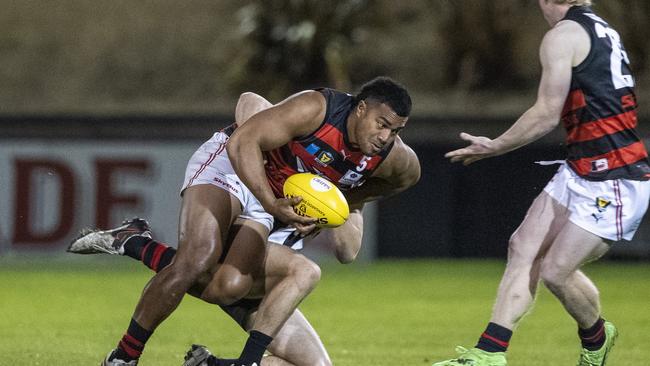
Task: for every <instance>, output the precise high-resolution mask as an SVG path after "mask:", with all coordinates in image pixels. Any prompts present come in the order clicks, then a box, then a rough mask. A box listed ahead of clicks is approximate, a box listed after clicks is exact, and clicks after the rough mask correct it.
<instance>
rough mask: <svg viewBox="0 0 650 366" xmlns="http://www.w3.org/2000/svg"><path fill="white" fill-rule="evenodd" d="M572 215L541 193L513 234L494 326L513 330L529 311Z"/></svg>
mask: <svg viewBox="0 0 650 366" xmlns="http://www.w3.org/2000/svg"><path fill="white" fill-rule="evenodd" d="M568 215H569V212H568V210H567V209H566V207H564V206H562V205H560V204H559V203H557V201H555V200H554V199H553V198H552V197H551V196H550V195H548V194H547V193H546V192H542V193H540V195H539V196H538V197H537V198H536V199H535V201H534V202H533V204H532V205H531V207H530V209H529V210H528V212H527V214H526V217H525V218H524V221H523V222H522V223H521V225H520V226H519V228H517V230H516V231H515V232H514V234H512V237H511V238H510V243H509V247H508V263H507V265H506V269H505V272H504V274H503V277H502V279H501V283H500V284H499V289H498V291H497V298H496V301H495V304H494V308H493V310H492V318H491V320H490V321H491V322H493V323H496V324H499V325H501V326H503V327H505V328H508V329H510V330H513V329H514V328H515V327H516V326H517V324H518V322H519V321H520V320H521V318H522V317H523V316H524V315H525V314H526V313H527V312H528V311H529V310H530V308H531V306H532V304H533V302H534V300H535V295H536V293H537V285H538V283H539V280H540V270H541V261H542V258H543V257H544V255H545V253H546V251H547V250H548V248H549V247H550V245H551V243H552V242H553V240H554V239H555V237H556V236H557V235H558V233H559V232H560V230H561V229H562V226H563V225H564V224H565V223H566V222H567V220H568Z"/></svg>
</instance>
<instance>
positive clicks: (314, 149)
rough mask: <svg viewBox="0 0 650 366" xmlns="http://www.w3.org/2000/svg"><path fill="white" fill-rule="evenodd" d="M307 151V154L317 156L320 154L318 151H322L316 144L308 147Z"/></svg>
mask: <svg viewBox="0 0 650 366" xmlns="http://www.w3.org/2000/svg"><path fill="white" fill-rule="evenodd" d="M305 150H307V152H308V153H310V154H311V155H316V153H317V152H318V150H320V148H319V147H318V145H316V144H311V145H309V146H307V148H305Z"/></svg>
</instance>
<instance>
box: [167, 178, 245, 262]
mask: <svg viewBox="0 0 650 366" xmlns="http://www.w3.org/2000/svg"><path fill="white" fill-rule="evenodd" d="M240 212H241V204H240V203H239V200H237V198H235V197H234V196H232V195H231V194H230V193H228V192H227V191H225V190H223V189H221V188H219V187H216V186H213V185H209V184H200V185H195V186H191V187H189V188H187V189H185V190H184V191H183V199H182V205H181V212H180V218H179V233H178V235H179V243H178V252H177V253H176V255H175V257H174V264H175V265H190V266H196V267H211V266H214V265H216V263H217V261H218V260H219V258H220V256H221V255H222V253H223V251H224V243H225V241H226V238H227V236H228V232H229V229H230V225H231V222H232V221H233V218H234V217H236V216H237V215H238V214H239V213H240Z"/></svg>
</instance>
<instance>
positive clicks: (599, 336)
mask: <svg viewBox="0 0 650 366" xmlns="http://www.w3.org/2000/svg"><path fill="white" fill-rule="evenodd" d="M578 335H579V336H580V341H581V342H582V348H586V349H588V350H590V351H596V350H599V349H600V348H601V347H602V346H603V344H605V320H604V319H603V318H598V320H597V321H596V324H594V325H592V326H591V327H589V328H588V329H581V328H578Z"/></svg>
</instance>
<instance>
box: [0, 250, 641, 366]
mask: <svg viewBox="0 0 650 366" xmlns="http://www.w3.org/2000/svg"><path fill="white" fill-rule="evenodd" d="M502 270H503V263H502V262H500V261H450V260H435V261H399V262H398V261H395V262H380V263H377V264H373V265H351V266H342V265H327V266H325V267H324V268H323V279H322V282H321V284H320V285H319V287H318V288H317V289H316V290H315V291H314V293H313V294H312V295H311V296H310V297H309V298H308V299H307V300H306V301H305V302H304V303H303V305H302V306H301V309H302V310H303V312H304V313H305V314H306V315H307V317H308V318H309V319H310V321H311V322H312V324H313V325H314V327H315V328H316V329H317V330H318V332H319V333H320V335H321V337H322V339H323V341H324V343H325V345H326V347H327V349H328V350H329V353H330V355H331V357H332V360H333V362H334V364H336V365H339V366H345V365H429V364H430V363H431V362H432V361H438V360H442V359H446V358H450V357H451V356H453V354H454V346H456V345H465V346H473V345H474V343H475V341H476V339H477V337H478V335H479V333H480V332H482V331H483V328H484V327H485V324H486V321H487V320H488V319H489V315H490V309H491V306H492V300H493V297H494V294H495V291H496V287H497V284H498V281H499V277H500V275H501V272H502ZM587 272H588V274H589V275H590V276H591V277H592V278H593V279H594V280H595V282H596V283H597V285H598V286H599V288H600V289H601V292H602V301H603V306H604V309H605V312H604V313H605V316H606V317H607V318H609V319H611V320H613V321H614V322H615V323H616V324H617V326H618V327H619V329H620V331H621V336H620V338H619V341H618V344H617V346H616V348H615V351H614V352H613V354H612V356H611V358H610V362H609V365H648V364H650V347H648V346H647V336H648V331H649V330H650V312H648V309H649V305H648V304H650V276H649V275H650V265H648V264H622V263H611V262H610V263H602V264H595V265H592V266H590V267H588V268H587ZM150 275H151V274H150V272H148V271H147V270H145V269H144V267H141V266H140V265H138V264H137V263H136V262H130V261H126V260H124V259H122V258H106V257H103V258H101V260H100V259H98V258H95V257H93V258H91V257H83V259H82V260H76V261H60V260H57V261H54V262H49V263H48V262H46V261H43V260H38V261H35V262H25V261H15V260H14V261H11V260H0V293H1V294H2V295H0V354H1V355H2V358H1V360H0V364H2V365H48V366H54V365H66V366H74V365H92V364H98V363H99V360H100V359H101V358H102V357H103V356H104V354H105V353H106V352H108V350H110V349H111V348H113V347H114V346H115V344H116V343H117V341H118V340H119V338H120V337H121V336H122V333H123V332H124V330H125V329H126V326H127V325H128V322H129V319H130V316H131V313H132V311H133V308H134V306H135V304H136V302H137V299H138V296H139V294H140V292H141V290H142V287H143V286H144V284H145V283H146V282H147V280H148V278H149V277H150ZM575 333H576V328H575V325H574V322H573V321H572V320H571V319H570V318H569V316H568V315H566V313H564V311H563V310H562V308H561V306H560V304H559V303H558V302H557V300H555V299H554V298H553V297H552V296H551V295H550V294H549V293H548V292H547V291H545V290H542V291H541V292H540V294H539V298H538V303H537V305H536V307H535V309H534V311H533V313H532V314H531V315H529V316H528V318H526V319H525V321H524V322H523V324H522V326H521V327H520V329H519V330H518V331H517V332H516V333H515V336H514V337H513V339H512V341H511V350H510V352H509V361H510V364H511V365H522V366H523V365H525V366H535V365H539V366H548V365H573V364H574V363H575V361H576V356H577V354H578V348H579V346H578V340H577V337H576V334H575ZM244 341H245V334H244V333H243V332H242V331H241V330H239V328H238V327H237V326H235V325H234V323H233V322H232V321H231V320H230V319H229V318H227V317H226V316H225V314H223V313H221V311H220V310H219V309H218V308H215V307H213V306H211V305H207V304H203V303H201V302H199V301H197V300H195V299H193V298H190V297H188V298H186V299H185V300H184V301H183V303H182V304H181V306H180V307H179V309H178V310H177V311H176V312H175V313H174V314H173V315H172V316H171V317H170V318H169V319H168V320H167V321H166V322H165V323H163V325H162V326H161V327H160V328H159V329H158V331H157V332H156V333H155V334H154V336H153V337H152V339H151V340H150V341H149V343H148V345H147V349H146V352H145V354H144V356H143V358H142V362H141V364H142V365H160V366H165V365H180V364H181V362H182V355H183V353H184V352H185V350H186V349H187V348H188V345H189V344H190V343H192V342H201V343H204V344H208V345H210V347H211V348H212V349H214V350H217V351H218V352H219V353H221V354H223V355H226V356H236V355H237V354H238V353H239V351H240V350H241V347H242V345H243V342H244Z"/></svg>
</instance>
